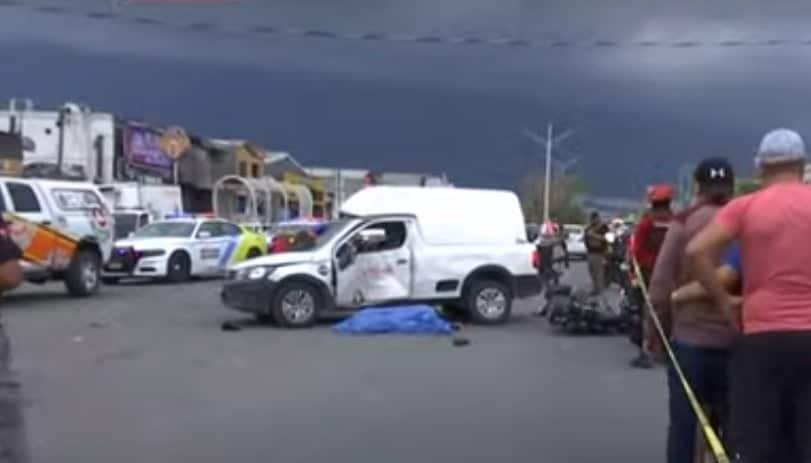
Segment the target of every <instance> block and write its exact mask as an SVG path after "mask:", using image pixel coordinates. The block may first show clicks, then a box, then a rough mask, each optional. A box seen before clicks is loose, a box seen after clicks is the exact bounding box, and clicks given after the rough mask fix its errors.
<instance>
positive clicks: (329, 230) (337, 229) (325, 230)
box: [313, 219, 353, 249]
mask: <svg viewBox="0 0 811 463" xmlns="http://www.w3.org/2000/svg"><path fill="white" fill-rule="evenodd" d="M352 222H353V220H352V219H340V220H335V221H332V222H327V223H325V224H324V225H321V227H322V228H320V229H319V233H318V238H316V239H315V244H314V245H313V248H314V249H317V248H320V247H322V246H324V245H325V244H327V243H329V242H330V241H332V238H334V237H335V236H337V235H339V234H340V233H341V232H343V231H344V230H345V229H346V227H348V226H349V224H350V223H352Z"/></svg>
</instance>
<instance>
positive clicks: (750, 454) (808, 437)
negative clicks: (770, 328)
mask: <svg viewBox="0 0 811 463" xmlns="http://www.w3.org/2000/svg"><path fill="white" fill-rule="evenodd" d="M729 387H730V406H731V414H730V434H731V435H730V437H731V443H732V449H731V450H732V453H733V455H734V454H736V453H737V454H738V455H739V456H740V461H743V462H754V463H760V462H802V463H806V462H811V331H798V332H771V333H761V334H751V335H746V336H744V337H743V338H742V339H741V340H740V341H739V343H738V345H737V346H736V347H735V351H734V353H733V358H732V364H731V367H730V381H729Z"/></svg>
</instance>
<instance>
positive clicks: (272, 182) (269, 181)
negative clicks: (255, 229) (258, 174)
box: [263, 177, 290, 223]
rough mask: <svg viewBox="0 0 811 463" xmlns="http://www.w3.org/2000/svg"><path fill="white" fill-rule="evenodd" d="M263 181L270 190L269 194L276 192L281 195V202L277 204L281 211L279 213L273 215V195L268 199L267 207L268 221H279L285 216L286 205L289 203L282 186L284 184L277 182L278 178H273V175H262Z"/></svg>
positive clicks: (285, 190)
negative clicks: (268, 206) (268, 205)
mask: <svg viewBox="0 0 811 463" xmlns="http://www.w3.org/2000/svg"><path fill="white" fill-rule="evenodd" d="M263 180H264V182H265V184H266V185H267V188H268V189H269V190H270V192H271V194H272V193H273V192H276V193H278V194H279V196H280V197H281V204H280V205H279V210H281V211H282V214H281V215H278V214H277V215H274V210H275V209H274V207H273V205H274V203H273V197H272V196H271V201H270V203H269V204H270V206H271V207H270V208H269V209H268V214H269V217H270V221H269V223H272V222H276V221H281V220H284V219H286V218H287V206H288V204H290V199H289V196H288V195H287V189H286V188H285V187H284V184H282V183H281V182H279V181H278V180H276V179H274V178H273V177H264V179H263Z"/></svg>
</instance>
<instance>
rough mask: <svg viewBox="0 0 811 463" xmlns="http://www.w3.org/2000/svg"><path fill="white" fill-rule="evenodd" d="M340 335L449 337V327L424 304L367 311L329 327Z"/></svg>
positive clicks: (431, 308)
mask: <svg viewBox="0 0 811 463" xmlns="http://www.w3.org/2000/svg"><path fill="white" fill-rule="evenodd" d="M332 329H333V330H334V331H335V332H336V333H340V334H389V333H391V334H451V333H452V332H453V328H452V327H451V324H450V323H448V322H447V321H445V320H443V319H442V318H441V317H440V316H439V315H438V314H437V312H436V310H434V308H433V307H431V306H427V305H409V306H400V307H393V308H383V309H381V308H368V309H363V310H361V311H359V312H358V313H356V314H354V315H352V316H351V317H349V318H347V319H346V320H344V321H342V322H341V323H339V324H337V325H335V326H334V327H333V328H332Z"/></svg>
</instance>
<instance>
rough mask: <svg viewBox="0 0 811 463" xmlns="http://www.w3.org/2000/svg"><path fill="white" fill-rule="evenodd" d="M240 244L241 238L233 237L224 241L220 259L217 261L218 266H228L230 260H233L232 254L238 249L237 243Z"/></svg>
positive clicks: (223, 267)
mask: <svg viewBox="0 0 811 463" xmlns="http://www.w3.org/2000/svg"><path fill="white" fill-rule="evenodd" d="M238 244H239V238H231V239H228V240H227V241H225V242H223V243H222V245H221V248H220V249H222V252H221V253H220V256H219V257H220V260H219V262H218V263H217V266H218V267H220V268H222V269H225V268H227V267H228V264H229V262H230V261H231V256H233V255H234V250H236V248H237V245H238Z"/></svg>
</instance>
